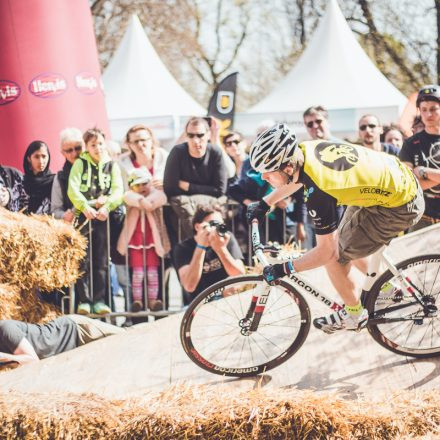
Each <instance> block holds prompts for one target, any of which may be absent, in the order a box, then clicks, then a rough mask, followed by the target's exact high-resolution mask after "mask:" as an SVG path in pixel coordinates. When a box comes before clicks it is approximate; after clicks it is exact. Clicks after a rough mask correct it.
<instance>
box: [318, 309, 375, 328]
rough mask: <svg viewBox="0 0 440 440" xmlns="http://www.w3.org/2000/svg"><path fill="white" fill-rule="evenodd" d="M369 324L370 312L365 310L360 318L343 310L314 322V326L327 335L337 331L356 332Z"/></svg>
mask: <svg viewBox="0 0 440 440" xmlns="http://www.w3.org/2000/svg"><path fill="white" fill-rule="evenodd" d="M367 322H368V310H367V309H363V310H362V313H361V314H360V315H359V316H353V315H350V314H349V313H347V311H346V310H345V309H344V308H343V309H341V310H339V311H338V312H334V313H332V314H330V315H327V316H322V317H320V318H316V319H314V320H313V325H314V326H315V327H316V328H318V329H319V330H322V331H323V332H325V333H329V334H330V333H334V332H335V331H337V330H356V331H359V330H361V329H363V328H364V327H365V326H366V325H367Z"/></svg>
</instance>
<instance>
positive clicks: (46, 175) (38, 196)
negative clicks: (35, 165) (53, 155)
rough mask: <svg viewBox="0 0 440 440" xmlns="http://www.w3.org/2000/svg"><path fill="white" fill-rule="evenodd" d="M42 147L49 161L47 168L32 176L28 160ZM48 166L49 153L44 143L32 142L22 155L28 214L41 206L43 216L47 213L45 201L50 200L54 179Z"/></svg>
mask: <svg viewBox="0 0 440 440" xmlns="http://www.w3.org/2000/svg"><path fill="white" fill-rule="evenodd" d="M42 146H45V147H46V148H47V153H48V155H49V160H48V162H47V166H46V168H45V170H44V171H42V172H41V173H38V174H34V173H33V171H32V169H31V166H30V164H29V162H28V158H29V157H30V156H32V154H33V153H35V151H37V150H39V149H40V148H41V147H42ZM49 165H50V152H49V148H48V147H47V145H46V144H45V143H44V142H41V141H34V142H32V143H31V144H30V145H29V146H28V148H27V150H26V153H25V154H24V159H23V169H24V181H23V185H24V189H25V191H26V193H27V194H28V195H29V205H28V212H34V213H36V212H38V210H39V208H41V207H42V206H43V205H45V206H46V208H45V210H44V214H47V213H48V208H47V207H48V206H49V205H48V204H47V200H46V199H49V200H50V196H51V191H52V183H53V179H54V177H55V174H53V173H52V171H50V169H49Z"/></svg>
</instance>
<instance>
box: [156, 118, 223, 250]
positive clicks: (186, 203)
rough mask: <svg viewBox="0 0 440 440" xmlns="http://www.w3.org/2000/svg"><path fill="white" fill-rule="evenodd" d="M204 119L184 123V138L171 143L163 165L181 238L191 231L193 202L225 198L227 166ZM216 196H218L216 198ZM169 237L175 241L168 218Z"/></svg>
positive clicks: (174, 225) (208, 201)
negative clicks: (181, 141) (173, 143)
mask: <svg viewBox="0 0 440 440" xmlns="http://www.w3.org/2000/svg"><path fill="white" fill-rule="evenodd" d="M210 137H211V129H210V126H209V123H208V120H207V119H205V118H202V117H192V118H190V119H189V120H188V122H187V124H186V126H185V138H186V141H185V142H183V143H181V144H179V145H175V146H174V147H173V148H172V150H171V152H170V154H169V156H168V159H167V163H166V165H165V173H164V181H163V186H164V190H165V194H166V195H167V197H168V200H169V203H170V205H171V208H172V209H173V210H174V212H175V213H176V214H177V217H178V218H179V219H180V231H181V233H182V235H181V238H182V239H184V238H188V237H190V236H191V235H192V223H191V221H192V217H193V215H194V212H195V209H196V206H197V205H199V204H206V203H215V202H217V203H224V202H225V201H226V197H224V196H225V194H226V185H227V169H226V165H225V161H224V159H223V153H222V150H221V148H220V147H219V146H217V145H214V144H212V143H211V142H210ZM219 198H221V199H220V200H219ZM170 220H171V222H172V224H173V227H171V228H170V229H171V231H170V232H171V234H170V235H171V241H172V243H175V242H176V241H177V230H178V227H177V222H176V221H175V220H176V218H175V216H174V217H173V216H172V218H170Z"/></svg>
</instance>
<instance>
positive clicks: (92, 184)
mask: <svg viewBox="0 0 440 440" xmlns="http://www.w3.org/2000/svg"><path fill="white" fill-rule="evenodd" d="M83 137H84V143H85V146H86V151H85V152H84V153H81V155H80V156H79V158H78V159H76V161H75V162H74V164H73V166H72V170H71V171H70V175H69V185H68V190H67V195H68V196H69V198H70V200H71V202H72V204H73V206H74V208H75V210H76V214H77V216H78V217H79V223H80V224H82V223H83V222H84V221H85V220H86V219H87V220H88V221H89V225H88V227H87V226H86V227H84V228H83V229H82V232H83V234H84V235H85V236H86V237H89V239H90V241H91V243H89V245H88V249H87V254H86V257H85V258H84V260H83V262H82V264H81V267H80V270H81V271H82V272H83V273H84V275H83V276H82V277H81V279H79V280H78V281H77V283H76V285H75V289H77V293H78V296H79V304H78V309H77V313H78V314H81V315H87V314H89V313H97V314H99V315H101V314H106V313H110V312H111V308H110V307H109V305H108V304H106V303H105V299H106V298H105V296H106V295H105V293H106V290H107V289H106V287H107V279H108V276H107V273H108V272H107V271H108V270H109V267H108V263H109V255H108V249H109V245H108V242H107V240H108V239H109V237H107V219H108V217H109V214H110V212H111V211H113V210H114V209H116V208H117V207H118V206H119V205H121V204H122V201H123V182H122V177H121V171H120V168H119V166H118V164H117V163H115V162H113V161H112V160H111V159H110V156H109V155H108V153H107V150H106V146H105V137H104V133H103V132H102V131H101V130H99V129H98V128H93V129H90V130H87V131H86V132H85V133H84V136H83ZM90 266H91V267H90ZM90 278H91V281H90ZM90 284H92V286H91V285H90ZM90 288H92V290H90Z"/></svg>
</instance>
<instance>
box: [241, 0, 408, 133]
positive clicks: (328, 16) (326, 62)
mask: <svg viewBox="0 0 440 440" xmlns="http://www.w3.org/2000/svg"><path fill="white" fill-rule="evenodd" d="M406 101H407V98H406V97H405V96H404V95H403V94H402V93H401V92H400V91H399V90H397V88H396V87H394V86H393V84H392V83H391V82H390V81H389V80H388V79H387V78H386V77H385V76H384V75H383V74H382V73H381V72H380V71H379V69H378V68H377V67H376V66H375V65H374V63H373V62H372V61H371V60H370V58H369V57H368V56H367V54H366V53H365V52H364V50H363V49H362V47H361V46H360V44H359V43H358V41H357V40H356V38H355V36H354V34H353V32H352V31H351V29H350V27H349V26H348V24H347V22H346V20H345V18H344V16H343V14H342V12H341V10H340V9H339V6H338V3H337V0H330V1H329V4H328V6H327V10H326V13H325V16H324V17H323V18H322V19H321V21H320V23H319V26H318V28H317V29H316V31H315V33H314V35H313V37H312V39H311V40H310V42H309V44H308V45H307V48H306V49H305V51H304V53H303V54H302V55H301V57H300V59H299V60H298V62H297V63H296V64H295V66H294V67H293V68H292V70H291V71H290V72H289V73H288V74H287V76H286V77H285V78H284V79H283V80H282V81H281V82H280V83H279V85H278V86H277V87H276V88H275V89H274V90H273V91H272V92H271V93H270V94H269V95H268V96H266V97H265V98H264V99H262V100H261V101H260V102H259V103H257V104H256V105H255V106H253V107H252V108H251V109H249V110H248V112H247V114H245V115H241V117H240V122H239V124H240V125H241V126H242V127H246V126H247V125H248V124H249V123H251V122H252V121H258V120H262V119H268V118H272V119H275V120H278V121H285V122H287V123H290V124H291V125H292V126H293V127H295V128H296V129H297V130H298V131H299V132H304V131H305V129H304V126H303V120H302V113H303V111H304V110H305V109H306V108H308V107H310V106H312V105H323V106H324V107H326V108H327V109H328V110H329V113H330V120H331V123H332V131H333V132H334V133H336V132H338V133H348V132H354V131H356V127H357V120H358V119H359V117H360V116H361V115H362V114H364V113H374V114H376V115H377V116H378V117H379V118H380V119H381V121H382V122H387V123H389V122H393V121H397V119H398V116H399V113H400V111H401V110H402V109H403V107H404V105H405V103H406ZM253 124H254V126H255V122H253ZM243 131H245V132H247V131H248V130H247V129H244V130H243Z"/></svg>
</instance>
